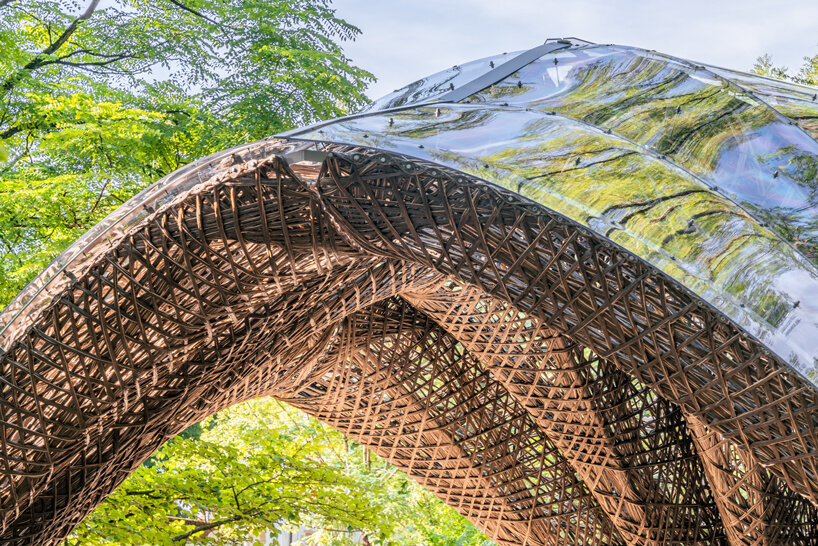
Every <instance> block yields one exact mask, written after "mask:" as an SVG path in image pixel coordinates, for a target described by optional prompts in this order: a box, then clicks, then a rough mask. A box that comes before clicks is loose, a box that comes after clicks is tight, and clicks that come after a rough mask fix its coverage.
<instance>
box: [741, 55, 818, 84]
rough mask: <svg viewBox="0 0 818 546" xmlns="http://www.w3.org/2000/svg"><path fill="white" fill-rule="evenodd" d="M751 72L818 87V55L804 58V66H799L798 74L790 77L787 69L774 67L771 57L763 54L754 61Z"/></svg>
mask: <svg viewBox="0 0 818 546" xmlns="http://www.w3.org/2000/svg"><path fill="white" fill-rule="evenodd" d="M752 72H753V73H754V74H759V75H761V76H767V77H770V78H775V79H777V80H789V81H793V82H795V83H800V84H803V85H812V86H816V87H818V55H814V56H812V57H804V64H802V65H801V68H800V69H799V70H798V73H797V74H795V75H791V74H790V73H789V69H788V68H787V67H785V66H775V64H774V63H773V58H772V56H770V54H769V53H765V54H764V55H762V56H760V57H759V58H758V59H756V62H755V64H754V65H753V69H752Z"/></svg>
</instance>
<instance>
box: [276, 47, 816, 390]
mask: <svg viewBox="0 0 818 546" xmlns="http://www.w3.org/2000/svg"><path fill="white" fill-rule="evenodd" d="M549 44H550V48H549V49H550V51H549V52H547V53H546V54H544V55H542V56H540V57H538V58H536V59H535V60H533V61H532V62H529V63H527V64H525V65H524V66H522V67H520V68H518V69H516V70H513V71H511V72H508V73H502V71H501V70H499V68H498V67H501V66H502V65H500V64H498V63H499V61H498V57H491V58H487V59H481V60H479V61H474V62H471V63H466V64H463V65H462V66H461V67H455V68H453V69H449V70H446V71H443V72H440V73H438V74H435V75H433V76H430V77H428V78H425V79H423V80H419V81H418V82H415V83H413V84H410V85H409V86H407V87H405V88H404V89H401V90H398V91H396V92H395V93H392V94H391V95H388V96H387V97H384V98H383V99H380V100H378V101H376V102H375V103H373V105H372V106H371V107H369V108H367V109H365V110H364V111H363V112H362V113H361V114H359V115H354V116H349V117H348V118H342V119H340V120H336V121H332V122H328V123H321V124H317V125H315V126H312V127H310V128H307V129H302V130H296V131H292V132H289V133H287V134H286V136H288V137H290V138H295V139H303V140H310V141H315V142H338V143H345V144H357V145H362V146H367V147H374V148H378V149H383V150H389V151H397V152H400V153H402V154H407V155H411V156H414V157H418V158H422V159H426V160H430V161H434V162H436V163H439V164H442V165H446V166H449V167H453V168H456V169H458V170H460V171H462V172H464V173H468V174H470V175H474V176H477V177H480V178H482V179H484V180H486V181H489V182H491V183H494V184H497V185H499V186H502V187H504V188H507V189H511V190H513V191H515V192H518V193H520V194H521V195H523V196H525V197H527V198H529V199H531V200H532V201H535V202H537V203H539V204H541V205H544V206H545V207H547V208H548V209H550V210H553V211H556V212H558V213H560V214H563V215H565V216H566V217H567V218H570V219H571V220H575V221H577V222H579V223H580V224H582V225H584V226H586V227H587V228H588V229H591V230H593V231H594V232H596V233H598V234H601V235H604V236H605V237H606V238H608V239H609V240H610V241H611V242H612V243H614V244H616V245H618V246H621V247H622V248H624V249H626V250H628V251H630V252H632V253H634V254H635V255H636V256H638V257H639V258H641V259H643V260H646V261H647V262H649V263H651V264H652V265H654V266H655V267H658V268H659V269H661V270H662V271H664V272H665V273H667V274H668V275H670V276H671V277H672V278H674V279H675V280H677V281H679V282H680V283H682V284H683V285H684V286H685V287H687V288H689V289H690V290H692V291H693V292H695V293H696V294H698V295H699V296H701V297H702V298H703V299H705V300H706V301H708V302H709V303H710V304H712V305H713V306H714V307H716V308H717V309H718V310H720V311H721V312H723V313H724V314H726V315H727V316H729V317H730V318H732V319H734V320H735V321H736V322H737V323H738V324H739V325H741V326H742V327H744V328H745V329H746V330H747V331H748V332H750V333H751V334H753V335H754V336H756V337H757V338H758V339H760V340H761V341H762V342H763V343H765V344H766V345H767V346H768V347H769V348H770V349H771V350H773V351H775V352H776V353H777V354H778V355H779V356H780V357H781V358H783V359H784V360H786V361H787V362H789V363H790V365H791V366H792V367H793V368H794V369H795V370H797V371H798V372H799V373H801V374H802V375H804V376H805V377H807V378H809V379H810V380H811V381H812V382H813V383H816V382H818V364H817V362H818V361H817V360H816V357H818V301H816V300H815V299H814V298H811V297H810V295H811V294H815V293H818V269H816V265H818V215H816V212H818V208H816V207H818V143H817V142H816V137H818V97H816V92H818V90H816V89H813V88H809V87H806V86H800V85H795V84H791V83H785V82H780V81H776V80H770V79H767V78H763V77H760V76H755V75H752V74H745V73H741V72H736V71H732V70H726V69H723V68H717V67H712V66H706V65H702V64H699V63H693V62H690V61H686V60H683V59H678V58H675V57H671V56H668V55H663V54H660V53H656V52H653V51H646V50H643V49H638V48H633V47H624V46H616V45H596V44H588V43H587V42H582V41H576V40H549V42H546V45H549ZM509 56H511V54H510V55H506V56H501V57H502V58H506V57H509ZM506 62H507V61H506ZM480 67H482V72H481V69H480ZM466 74H468V75H469V76H474V77H475V79H477V78H480V77H483V82H485V81H488V80H494V81H493V83H491V84H489V85H487V86H485V87H483V88H482V89H480V90H478V91H476V92H473V93H470V94H468V95H467V96H465V97H463V98H459V100H457V101H456V102H452V101H449V100H447V93H448V94H449V95H451V94H453V93H452V91H453V90H452V89H451V86H448V83H449V82H455V84H454V90H455V91H456V90H458V89H460V88H462V87H464V86H466V85H467V84H468V82H465V81H463V80H464V79H465V75H466ZM487 74H493V77H489V78H486V75H487ZM444 84H445V85H444ZM447 86H448V87H447ZM441 87H443V88H444V89H443V92H441ZM379 109H380V110H381V111H378V110H379Z"/></svg>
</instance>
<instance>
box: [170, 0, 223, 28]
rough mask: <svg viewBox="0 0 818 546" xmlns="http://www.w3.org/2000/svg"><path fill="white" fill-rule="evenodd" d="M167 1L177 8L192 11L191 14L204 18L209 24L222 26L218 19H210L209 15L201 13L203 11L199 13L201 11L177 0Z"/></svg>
mask: <svg viewBox="0 0 818 546" xmlns="http://www.w3.org/2000/svg"><path fill="white" fill-rule="evenodd" d="M168 1H169V2H170V3H171V4H173V5H174V6H176V7H177V8H179V9H181V10H184V11H186V12H188V13H192V14H193V15H195V16H196V17H200V18H202V19H204V20H205V21H207V22H208V23H210V24H211V25H216V26H217V27H222V26H223V25H222V24H221V23H219V22H218V21H214V20H213V19H211V18H210V17H208V16H207V15H205V14H203V13H201V12H198V11H196V10H195V9H193V8H189V7H187V6H186V5H184V4H183V3H181V2H177V1H176V0H168Z"/></svg>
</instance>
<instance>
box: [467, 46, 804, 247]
mask: <svg viewBox="0 0 818 546" xmlns="http://www.w3.org/2000/svg"><path fill="white" fill-rule="evenodd" d="M547 67H548V64H547V63H545V64H543V63H542V62H541V63H537V64H536V65H531V66H530V67H528V68H527V72H526V71H521V75H522V77H523V78H525V80H526V81H528V80H534V78H533V73H534V72H535V71H536V70H538V69H539V70H545V69H546V68H547ZM694 73H698V74H700V75H703V76H705V77H707V78H708V79H709V80H710V81H702V80H700V79H697V78H696V77H694V76H693V74H694ZM720 78H721V77H720V76H718V75H717V74H715V73H711V72H710V71H707V70H703V71H702V70H697V69H692V68H687V67H685V66H683V65H682V64H679V63H677V62H673V61H671V60H668V59H663V58H657V57H653V58H651V57H649V56H648V55H647V54H642V53H641V52H635V53H634V52H629V51H617V50H612V53H611V54H609V55H606V56H602V57H598V58H595V59H592V60H587V61H583V62H581V63H577V64H575V65H569V73H568V74H567V75H565V76H564V80H565V81H569V82H571V83H570V88H568V89H566V90H565V91H562V92H560V93H559V94H557V95H553V96H549V97H545V98H542V93H541V92H539V91H538V89H539V87H538V85H537V84H535V85H534V87H531V86H527V85H523V87H522V88H518V86H517V82H518V79H517V78H515V77H512V78H509V79H508V80H506V81H505V82H501V83H500V84H497V85H495V86H494V90H493V93H492V94H491V95H489V94H488V92H487V91H484V92H482V93H480V94H478V98H479V99H480V100H484V101H492V100H493V101H495V102H496V101H497V100H498V98H497V97H502V98H505V99H507V100H514V101H516V103H517V104H520V103H522V102H523V101H525V100H526V97H529V99H530V100H529V101H528V102H527V103H526V106H532V107H536V108H539V109H543V110H549V111H556V112H558V113H559V114H561V115H564V116H566V117H569V118H571V119H575V120H578V121H581V122H583V123H588V124H591V125H594V126H596V127H599V128H601V129H604V130H609V131H612V132H614V133H616V134H618V135H621V136H623V137H625V138H627V139H629V140H631V141H633V142H635V143H637V144H639V145H641V146H645V147H647V148H649V149H651V150H653V151H655V152H656V153H658V154H661V155H664V156H666V157H667V158H668V159H669V160H671V161H673V162H674V163H676V164H677V165H679V166H680V167H681V168H682V169H684V170H687V171H689V172H690V173H691V174H693V175H694V176H698V177H701V178H703V179H704V180H707V181H708V183H710V184H717V185H718V184H719V182H721V181H720V180H719V178H717V175H716V174H715V171H716V170H717V168H718V166H719V161H720V159H721V158H722V157H723V154H724V152H725V151H727V150H731V149H735V148H736V147H737V146H738V145H740V144H742V143H744V144H745V145H746V146H747V147H748V148H749V147H750V146H752V144H749V143H748V141H749V140H750V139H751V138H753V137H754V135H757V134H759V133H761V132H762V131H764V130H770V131H774V130H776V129H774V128H773V126H774V125H775V124H779V123H780V119H779V118H778V117H777V115H776V111H775V110H773V109H772V108H771V107H770V106H768V105H767V104H764V103H759V102H758V101H757V100H756V99H755V98H754V97H753V96H751V95H748V94H747V93H746V92H745V91H743V88H744V87H746V88H748V89H750V90H751V91H753V92H757V93H759V94H760V95H765V96H768V95H771V94H775V93H777V94H776V96H775V97H774V98H773V99H771V100H772V101H773V102H774V103H775V106H776V108H778V110H779V111H782V112H783V113H784V114H787V115H791V116H793V117H794V118H795V119H797V120H798V121H799V122H800V123H801V125H802V127H805V129H808V128H809V127H810V125H809V122H812V120H816V121H815V123H814V125H815V127H814V129H816V132H815V133H813V134H814V135H815V134H818V104H807V102H806V101H804V100H797V99H796V98H793V97H787V96H783V95H782V93H783V92H782V91H781V90H777V89H767V88H764V89H759V88H758V86H757V85H756V86H753V82H749V83H748V82H747V81H745V80H744V79H742V80H741V81H739V82H738V83H739V84H740V85H741V86H742V87H741V88H740V87H737V86H735V85H732V84H730V83H728V82H727V81H723V83H720V84H719V83H717V84H714V83H712V82H713V81H718V80H719V79H720ZM523 83H525V82H523ZM767 87H770V86H769V84H767ZM805 122H807V123H806V126H805V125H804V123H805ZM767 128H769V129H767ZM774 153H780V154H781V155H782V156H785V155H787V156H788V158H787V161H788V168H787V169H785V170H783V171H782V172H783V174H786V175H787V177H786V179H785V178H783V177H782V178H781V179H779V180H778V184H779V185H783V184H787V183H789V182H788V180H791V181H792V182H791V183H792V185H793V191H794V192H797V191H799V189H807V190H808V191H809V192H810V195H812V194H813V193H814V192H815V188H816V185H817V184H818V182H816V169H817V167H816V163H818V159H816V156H815V155H814V154H813V153H810V152H809V151H806V150H803V149H802V150H793V151H790V150H787V149H786V148H782V149H781V150H778V152H774ZM745 159H750V160H751V161H754V160H755V158H753V157H751V156H749V155H747V156H746V157H745ZM606 161H607V159H606ZM580 167H581V166H580ZM746 168H748V169H750V170H752V169H754V168H758V170H759V171H761V170H762V169H761V165H759V166H758V167H756V165H754V164H752V163H751V164H748V165H747V167H746ZM770 172H772V170H771V171H770ZM731 189H732V190H734V191H736V193H738V194H739V197H738V199H739V202H740V204H741V205H742V206H745V207H746V208H747V209H749V210H750V211H751V212H752V214H753V215H754V216H755V217H756V218H758V219H760V220H763V221H766V222H769V223H770V224H771V225H772V226H773V228H774V229H775V230H776V232H777V233H779V234H780V235H781V236H783V237H785V239H786V240H787V241H789V242H790V243H792V244H793V245H794V246H795V247H796V248H798V249H799V250H801V251H802V253H803V254H805V255H806V256H808V257H809V258H811V259H812V260H813V262H814V263H818V230H816V228H818V225H816V223H815V221H814V220H813V218H812V217H813V216H814V214H813V213H812V212H811V211H804V212H801V211H799V210H798V209H797V208H793V207H790V206H789V205H787V204H785V203H783V202H782V201H781V200H780V199H778V196H776V195H774V194H772V195H768V196H765V199H764V200H763V202H762V201H759V200H758V199H756V198H755V197H754V196H752V195H749V194H745V195H742V192H741V188H740V187H739V188H735V187H734V188H731ZM812 206H813V201H812V199H811V200H810V207H812ZM768 209H770V210H768ZM771 211H775V212H771ZM780 222H781V223H784V222H786V223H784V224H783V225H778V224H779V223H780Z"/></svg>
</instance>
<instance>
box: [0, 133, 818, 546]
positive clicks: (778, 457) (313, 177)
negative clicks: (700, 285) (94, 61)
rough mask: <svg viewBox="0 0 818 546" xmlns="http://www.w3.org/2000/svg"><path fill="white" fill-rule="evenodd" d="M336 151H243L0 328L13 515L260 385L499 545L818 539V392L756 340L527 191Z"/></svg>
mask: <svg viewBox="0 0 818 546" xmlns="http://www.w3.org/2000/svg"><path fill="white" fill-rule="evenodd" d="M335 150H336V151H341V152H347V153H348V154H349V155H348V156H345V157H341V156H333V157H330V158H329V159H328V160H327V161H326V162H325V163H324V165H323V166H321V171H320V172H319V171H318V166H317V165H309V164H302V165H297V166H292V167H290V166H288V165H287V164H286V162H285V161H283V160H281V159H278V158H269V159H266V158H259V157H244V158H238V160H239V162H238V164H237V165H233V166H229V165H228V166H225V170H224V173H223V174H222V175H221V176H220V177H217V178H215V179H213V180H211V181H209V182H207V183H205V184H202V185H200V186H197V187H195V188H193V189H192V190H190V191H189V192H188V193H187V194H185V195H182V196H180V197H179V198H178V199H177V200H176V202H174V203H173V204H172V205H170V206H168V207H166V208H163V209H162V210H160V211H158V212H156V213H155V214H153V215H152V216H151V217H150V218H148V219H147V220H145V221H144V222H143V224H141V225H140V226H138V228H137V229H135V230H133V231H132V232H130V233H128V234H127V235H126V236H125V237H124V238H123V239H122V240H121V241H118V242H117V243H116V244H114V245H113V246H112V247H111V249H110V251H109V252H108V253H107V254H106V255H105V256H104V257H103V258H102V259H100V260H99V261H98V262H97V263H96V264H94V265H93V267H91V268H90V269H89V270H88V271H84V272H81V273H78V274H77V276H76V277H75V279H74V280H72V281H71V282H70V283H68V284H67V286H66V289H65V291H64V293H63V294H62V295H61V296H59V297H58V298H56V299H55V300H54V301H53V302H52V304H51V306H49V307H48V308H47V309H45V310H44V311H42V312H40V313H39V314H37V315H36V316H30V317H27V318H28V319H29V322H28V324H29V326H27V327H25V328H23V327H18V329H17V330H15V331H13V332H11V333H10V334H9V335H13V336H15V339H16V341H17V342H16V343H15V344H14V345H13V347H11V349H10V350H9V351H8V353H6V354H4V355H3V357H2V361H0V367H1V368H2V376H3V378H4V381H3V383H2V386H0V389H2V393H3V396H2V397H0V420H2V423H3V425H4V427H5V433H4V435H3V439H2V445H0V449H2V451H0V486H1V487H0V509H2V512H3V514H2V515H3V518H2V534H1V535H0V541H2V542H4V543H8V544H43V543H53V542H56V541H58V540H59V539H60V538H61V537H62V536H64V535H65V534H67V533H68V532H69V531H70V529H71V528H72V527H73V526H74V525H76V524H77V523H78V521H79V520H80V519H81V518H82V517H83V515H85V514H86V513H88V512H89V511H90V510H91V509H92V508H93V507H94V506H95V505H96V504H98V503H99V502H100V501H101V500H102V499H103V498H104V497H105V496H106V495H107V494H108V493H109V492H110V491H112V490H113V488H114V487H116V485H117V484H119V483H120V482H121V481H122V480H123V479H124V478H125V477H126V476H127V475H128V473H129V472H131V471H132V470H133V469H134V468H135V466H137V465H138V464H139V463H140V462H141V461H142V460H144V458H145V457H147V456H148V455H149V454H150V453H151V452H152V451H154V450H155V449H156V448H157V447H158V446H159V445H161V443H162V442H163V441H165V440H166V439H167V438H169V437H170V436H172V435H173V434H175V433H177V432H179V431H180V430H182V429H183V428H185V427H186V426H188V425H189V424H191V423H193V422H195V421H197V420H200V419H201V418H203V417H204V416H206V415H208V414H210V413H212V412H214V411H217V410H218V409H220V408H223V407H226V406H228V405H230V404H233V403H235V402H238V401H240V400H245V399H247V398H250V397H253V396H258V395H261V394H271V395H273V396H276V397H278V398H279V399H282V400H286V401H289V402H291V403H293V404H295V405H296V406H298V407H300V408H302V409H304V410H306V411H308V412H309V413H311V414H312V415H315V416H317V417H318V418H319V419H322V420H323V421H325V422H327V423H330V424H331V425H333V426H335V427H336V428H338V429H339V430H341V431H343V432H344V433H346V434H348V435H350V436H351V437H353V438H355V439H356V440H358V441H360V442H362V443H363V444H365V445H367V446H369V447H370V448H371V449H372V450H373V451H375V452H376V453H379V454H380V455H381V456H383V457H384V458H386V459H387V460H389V461H390V462H392V463H394V464H396V465H398V466H400V467H401V468H403V469H405V470H406V471H407V472H408V473H409V475H411V476H412V477H413V478H415V479H417V480H418V481H419V482H420V483H422V484H424V485H425V486H426V487H428V488H429V489H430V490H432V491H433V492H434V493H435V494H436V495H438V496H439V497H440V498H441V499H443V500H444V501H445V502H447V503H448V504H450V505H451V506H453V507H455V508H456V509H457V510H458V511H459V512H460V513H462V514H464V515H465V516H466V517H468V518H469V519H471V520H472V521H474V522H475V523H476V524H477V525H478V526H479V527H480V528H481V529H483V530H485V531H486V533H487V534H488V535H489V536H491V537H493V538H495V539H496V540H497V541H499V542H501V543H505V544H668V543H674V544H682V543H683V544H694V543H699V544H713V543H728V542H729V543H733V544H743V543H749V544H761V543H765V544H770V543H779V544H797V543H804V544H806V543H812V542H814V541H815V540H818V531H816V528H815V527H816V521H818V513H816V510H815V508H814V506H813V504H814V503H815V501H816V499H818V479H816V468H817V466H816V465H817V464H818V462H816V458H815V455H814V453H815V452H816V447H818V435H816V431H815V418H814V415H815V408H816V395H815V392H814V391H813V390H812V388H811V387H809V386H808V385H807V384H806V383H805V382H804V381H803V380H801V379H800V378H799V377H797V376H795V375H794V374H793V373H792V372H789V371H788V370H787V368H786V366H784V365H783V364H782V363H780V362H778V361H777V360H776V359H775V358H774V357H773V356H771V355H770V354H769V353H768V352H766V351H765V350H764V349H763V347H761V346H760V345H758V344H757V343H756V342H755V341H753V340H752V339H750V338H749V337H747V336H746V335H744V334H743V333H742V332H741V331H739V330H738V329H737V328H736V327H735V325H733V324H731V323H729V322H728V321H726V320H724V319H723V318H722V317H721V316H720V315H718V314H717V313H716V312H715V311H713V310H711V309H709V308H708V307H707V306H706V305H704V304H702V303H701V302H699V301H697V299H696V298H695V297H693V296H691V295H690V294H688V293H687V292H685V291H684V290H682V289H680V288H679V287H678V286H677V285H676V284H675V283H674V282H672V281H670V280H668V279H667V278H666V277H664V276H663V275H661V274H659V273H657V272H655V271H654V270H652V269H651V267H650V266H648V265H646V264H644V263H641V262H638V261H635V260H634V259H632V258H631V257H630V256H628V255H626V254H624V253H623V252H622V251H620V250H618V249H616V248H614V247H612V246H611V245H610V244H609V243H607V242H606V241H604V240H601V239H599V238H597V237H596V236H593V235H592V234H590V233H588V232H584V231H583V230H581V229H580V228H578V227H577V226H575V225H573V224H571V223H569V222H567V221H565V220H562V219H560V218H558V217H555V216H554V215H551V214H549V213H548V212H547V211H546V210H544V209H542V208H541V207H539V206H536V205H532V204H530V203H527V202H525V201H523V200H522V199H521V198H519V197H518V196H514V195H511V194H508V193H500V192H499V190H496V189H494V188H491V187H488V186H486V185H485V184H482V183H480V182H479V181H476V180H473V179H470V178H468V177H465V176H464V175H462V174H461V173H457V172H451V171H446V170H444V169H441V168H439V167H438V166H434V165H427V164H422V163H418V162H416V161H411V160H408V159H406V158H400V157H395V156H389V155H380V154H373V153H371V152H368V151H366V150H359V149H346V148H343V147H335ZM810 501H812V503H811V502H810Z"/></svg>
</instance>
